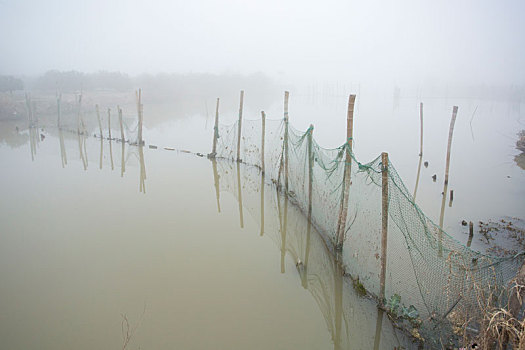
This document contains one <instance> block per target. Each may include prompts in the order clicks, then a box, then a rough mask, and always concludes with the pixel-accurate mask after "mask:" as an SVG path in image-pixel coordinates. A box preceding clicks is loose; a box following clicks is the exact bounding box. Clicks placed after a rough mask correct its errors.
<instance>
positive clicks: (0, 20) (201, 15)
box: [0, 0, 525, 84]
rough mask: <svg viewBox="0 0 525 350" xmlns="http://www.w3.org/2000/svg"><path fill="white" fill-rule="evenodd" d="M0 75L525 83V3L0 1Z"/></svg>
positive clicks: (504, 0) (413, 0) (478, 0)
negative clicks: (53, 71) (174, 75)
mask: <svg viewBox="0 0 525 350" xmlns="http://www.w3.org/2000/svg"><path fill="white" fill-rule="evenodd" d="M0 52H1V54H0V74H16V75H22V74H25V75H34V74H41V73H44V72H45V71H47V70H50V69H58V70H79V71H85V72H93V71H98V70H109V71H122V72H126V73H129V74H139V73H143V72H146V73H158V72H176V73H185V72H209V73H223V72H236V73H237V72H238V73H253V72H263V73H266V74H269V75H270V76H273V77H280V78H283V79H284V80H286V79H288V77H303V78H305V77H315V78H322V77H326V78H337V79H355V80H362V81H366V80H375V81H381V80H388V81H401V82H403V81H416V82H422V81H427V80H432V81H439V82H446V83H454V82H463V83H464V82H469V83H483V84H491V83H496V84H523V83H525V1H523V0H513V1H507V0H502V1H494V0H492V1H486V0H456V1H422V0H411V1H393V0H387V1H376V0H360V1H355V0H347V1H336V0H325V1H308V0H288V1H287V0H263V1H250V0H222V1H214V0H193V1H190V0H185V1H180V0H172V1H169V0H165V1H164V0H149V1H144V0H140V1H137V0H115V1H107V0H89V1H88V0H84V1H82V0H69V1H67V0H64V1H59V0H47V1H40V0H0Z"/></svg>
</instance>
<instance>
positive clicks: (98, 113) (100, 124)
mask: <svg viewBox="0 0 525 350" xmlns="http://www.w3.org/2000/svg"><path fill="white" fill-rule="evenodd" d="M95 109H96V111H97V119H98V129H99V130H100V139H101V140H102V139H103V138H104V135H103V134H102V122H101V121H100V110H99V108H98V105H95Z"/></svg>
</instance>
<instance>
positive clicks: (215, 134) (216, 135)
mask: <svg viewBox="0 0 525 350" xmlns="http://www.w3.org/2000/svg"><path fill="white" fill-rule="evenodd" d="M218 138H219V99H218V98H217V106H216V107H215V126H214V127H213V146H212V149H211V153H210V154H209V155H208V157H209V158H215V156H216V155H217V139H218Z"/></svg>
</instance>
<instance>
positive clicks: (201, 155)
mask: <svg viewBox="0 0 525 350" xmlns="http://www.w3.org/2000/svg"><path fill="white" fill-rule="evenodd" d="M196 154H197V155H198V156H199V157H204V154H202V153H196Z"/></svg>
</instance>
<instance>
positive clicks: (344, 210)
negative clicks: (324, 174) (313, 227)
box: [336, 95, 355, 250]
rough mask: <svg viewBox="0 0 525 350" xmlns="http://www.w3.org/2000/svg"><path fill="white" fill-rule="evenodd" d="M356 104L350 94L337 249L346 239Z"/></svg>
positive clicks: (341, 247) (340, 247)
mask: <svg viewBox="0 0 525 350" xmlns="http://www.w3.org/2000/svg"><path fill="white" fill-rule="evenodd" d="M354 105H355V95H350V97H349V98H348V111H347V114H346V143H347V149H346V152H345V153H346V156H345V170H344V175H343V192H342V197H341V206H340V210H339V221H338V224H337V241H336V249H337V250H341V249H343V242H344V239H345V227H346V216H347V214H348V197H349V194H350V183H351V174H352V154H351V153H352V138H353V134H354Z"/></svg>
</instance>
